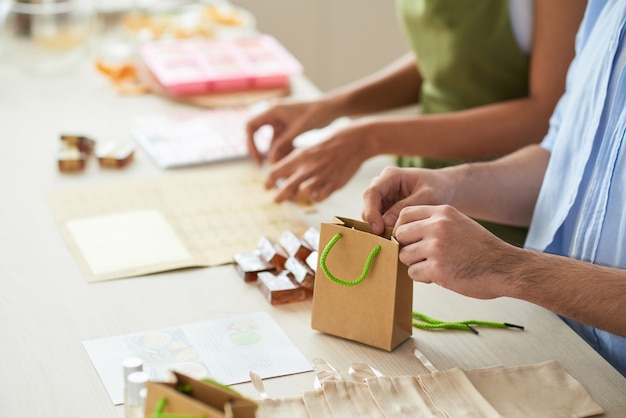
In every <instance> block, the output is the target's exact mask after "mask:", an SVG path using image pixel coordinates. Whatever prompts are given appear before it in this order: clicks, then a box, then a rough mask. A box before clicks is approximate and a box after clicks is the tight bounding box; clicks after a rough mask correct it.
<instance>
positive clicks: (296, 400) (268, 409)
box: [256, 396, 310, 418]
mask: <svg viewBox="0 0 626 418" xmlns="http://www.w3.org/2000/svg"><path fill="white" fill-rule="evenodd" d="M309 416H310V415H309V412H308V411H307V408H306V406H305V405H304V401H303V400H302V397H301V396H293V397H288V398H280V399H272V398H265V399H263V400H261V403H260V405H259V409H258V410H257V412H256V418H306V417H309Z"/></svg>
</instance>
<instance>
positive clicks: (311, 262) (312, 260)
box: [304, 251, 318, 272]
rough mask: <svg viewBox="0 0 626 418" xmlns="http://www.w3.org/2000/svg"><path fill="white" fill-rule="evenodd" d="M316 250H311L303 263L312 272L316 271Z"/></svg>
mask: <svg viewBox="0 0 626 418" xmlns="http://www.w3.org/2000/svg"><path fill="white" fill-rule="evenodd" d="M317 255H318V252H317V251H313V252H312V253H311V254H309V256H308V257H307V258H306V260H304V263H305V264H306V265H307V266H308V267H309V268H310V269H311V270H313V272H316V271H317Z"/></svg>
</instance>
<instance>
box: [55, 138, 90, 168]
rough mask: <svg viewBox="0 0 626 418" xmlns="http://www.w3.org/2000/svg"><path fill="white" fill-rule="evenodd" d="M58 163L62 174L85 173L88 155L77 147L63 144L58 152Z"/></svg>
mask: <svg viewBox="0 0 626 418" xmlns="http://www.w3.org/2000/svg"><path fill="white" fill-rule="evenodd" d="M57 161H58V163H59V171H61V172H64V173H72V172H77V171H83V170H84V169H85V167H86V166H87V154H86V153H84V152H82V151H80V150H79V149H78V148H77V147H75V146H71V145H67V144H64V143H62V144H61V146H60V148H59V150H58V152H57Z"/></svg>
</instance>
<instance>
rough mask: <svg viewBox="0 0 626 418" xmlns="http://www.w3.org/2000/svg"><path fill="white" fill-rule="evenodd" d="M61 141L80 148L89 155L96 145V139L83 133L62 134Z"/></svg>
mask: <svg viewBox="0 0 626 418" xmlns="http://www.w3.org/2000/svg"><path fill="white" fill-rule="evenodd" d="M61 142H63V143H64V144H66V145H68V146H70V147H75V148H78V150H79V151H80V152H83V153H85V154H86V155H87V156H90V155H91V154H93V151H94V148H95V147H96V141H94V140H93V139H91V138H88V137H86V136H82V135H68V134H62V135H61Z"/></svg>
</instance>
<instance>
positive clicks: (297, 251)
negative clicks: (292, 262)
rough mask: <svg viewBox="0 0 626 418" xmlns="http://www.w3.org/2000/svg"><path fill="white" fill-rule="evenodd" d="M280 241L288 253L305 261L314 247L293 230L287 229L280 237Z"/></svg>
mask: <svg viewBox="0 0 626 418" xmlns="http://www.w3.org/2000/svg"><path fill="white" fill-rule="evenodd" d="M278 243H279V244H280V245H281V246H282V247H283V248H284V249H285V251H286V252H287V255H289V256H290V257H295V258H297V259H298V260H301V261H304V260H305V259H306V258H307V256H308V255H309V254H311V251H313V248H311V247H310V246H309V245H308V244H307V243H306V242H304V240H303V239H301V238H300V237H299V236H297V235H296V234H295V233H294V232H292V231H285V232H283V233H282V235H281V236H280V238H279V239H278Z"/></svg>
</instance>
